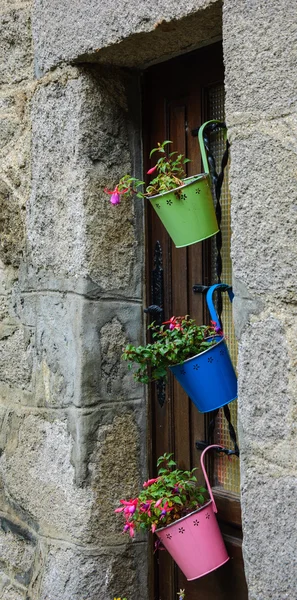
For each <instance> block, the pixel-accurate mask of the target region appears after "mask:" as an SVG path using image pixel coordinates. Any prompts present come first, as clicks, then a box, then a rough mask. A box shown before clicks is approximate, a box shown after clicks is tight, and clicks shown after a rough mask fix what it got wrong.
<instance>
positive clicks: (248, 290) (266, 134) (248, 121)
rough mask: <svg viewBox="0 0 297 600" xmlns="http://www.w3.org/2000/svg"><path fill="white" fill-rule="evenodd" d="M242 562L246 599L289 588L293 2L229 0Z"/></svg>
mask: <svg viewBox="0 0 297 600" xmlns="http://www.w3.org/2000/svg"><path fill="white" fill-rule="evenodd" d="M223 24H224V35H223V37H224V55H225V65H226V91H227V106H226V109H227V122H228V128H229V135H230V137H231V142H232V146H231V148H232V160H231V174H230V179H231V194H232V226H233V238H232V258H233V268H234V291H235V300H234V316H235V321H236V327H237V333H238V336H239V360H238V374H239V429H240V445H241V480H242V483H241V485H242V515H243V528H244V560H245V569H246V576H247V582H248V588H249V598H250V600H268V598H271V599H273V600H280V599H281V600H285V599H289V598H294V597H295V596H296V572H297V561H296V547H297V530H296V525H295V513H296V507H297V492H296V489H297V486H296V484H297V466H296V465H297V460H296V459H297V454H296V442H297V430H296V416H297V401H296V398H297V377H296V359H297V341H296V340H297V335H296V334H297V320H296V316H297V309H296V274H295V271H296V264H297V244H296V239H297V186H296V137H297V112H296V86H297V79H296V61H297V52H296V46H294V45H292V40H293V39H296V35H297V19H296V10H295V7H294V6H293V5H292V4H291V3H289V2H287V1H286V0H281V1H279V2H277V3H274V2H269V1H268V0H267V1H265V2H262V3H259V2H256V1H251V2H246V1H245V0H225V3H224V13H223Z"/></svg>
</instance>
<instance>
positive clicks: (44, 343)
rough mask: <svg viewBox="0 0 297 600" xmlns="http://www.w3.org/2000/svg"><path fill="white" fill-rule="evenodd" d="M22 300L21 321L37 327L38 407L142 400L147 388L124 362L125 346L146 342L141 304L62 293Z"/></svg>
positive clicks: (35, 357) (35, 377) (36, 385)
mask: <svg viewBox="0 0 297 600" xmlns="http://www.w3.org/2000/svg"><path fill="white" fill-rule="evenodd" d="M21 299H22V300H21V302H19V308H18V314H19V318H20V320H21V321H22V322H24V323H25V325H26V327H28V328H30V330H31V329H32V328H33V325H34V329H36V346H35V353H34V381H35V387H34V390H35V399H34V403H35V404H36V405H39V406H48V407H58V406H68V405H70V404H74V405H75V406H91V405H95V404H97V403H98V402H109V401H113V402H119V401H123V400H124V401H125V400H127V399H133V398H135V399H136V398H141V397H143V390H144V388H143V386H142V385H140V384H138V383H136V382H135V381H134V380H133V377H132V374H131V372H130V371H129V370H128V367H127V363H125V362H124V361H122V360H121V354H122V348H123V345H124V344H125V343H128V342H129V341H132V342H135V343H138V342H139V343H140V342H141V340H142V318H143V317H142V307H141V306H140V305H139V304H138V303H125V302H123V301H107V300H102V301H100V300H93V301H92V300H85V299H84V298H83V297H81V296H79V295H74V294H58V293H54V294H51V293H49V294H45V293H44V294H32V293H29V294H24V295H23V296H21ZM0 343H1V342H0ZM30 401H32V400H30ZM24 402H26V399H24Z"/></svg>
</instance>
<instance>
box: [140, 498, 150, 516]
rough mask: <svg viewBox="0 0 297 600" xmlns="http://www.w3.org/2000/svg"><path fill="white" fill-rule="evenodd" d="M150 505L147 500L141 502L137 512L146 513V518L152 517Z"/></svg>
mask: <svg viewBox="0 0 297 600" xmlns="http://www.w3.org/2000/svg"><path fill="white" fill-rule="evenodd" d="M151 503H152V500H148V501H147V502H142V504H141V505H140V506H139V512H141V513H146V514H147V515H148V517H151V516H152V513H151Z"/></svg>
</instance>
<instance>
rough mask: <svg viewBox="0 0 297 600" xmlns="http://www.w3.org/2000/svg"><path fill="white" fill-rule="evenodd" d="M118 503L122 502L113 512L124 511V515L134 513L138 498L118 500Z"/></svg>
mask: <svg viewBox="0 0 297 600" xmlns="http://www.w3.org/2000/svg"><path fill="white" fill-rule="evenodd" d="M120 503H121V504H123V506H120V507H119V508H116V509H115V511H114V512H116V513H119V512H124V514H125V515H133V513H135V510H136V507H137V503H138V498H134V500H128V501H127V500H120Z"/></svg>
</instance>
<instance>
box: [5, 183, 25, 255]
mask: <svg viewBox="0 0 297 600" xmlns="http://www.w3.org/2000/svg"><path fill="white" fill-rule="evenodd" d="M24 221H25V215H24V211H22V209H21V207H20V205H19V202H18V200H17V199H16V197H15V196H14V194H13V192H12V190H11V188H10V187H8V186H7V185H6V184H5V183H4V182H3V181H2V180H1V179H0V240H1V241H0V258H1V260H2V262H3V263H4V264H11V265H13V266H14V267H17V266H18V265H19V262H20V259H21V255H22V250H23V246H24Z"/></svg>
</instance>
